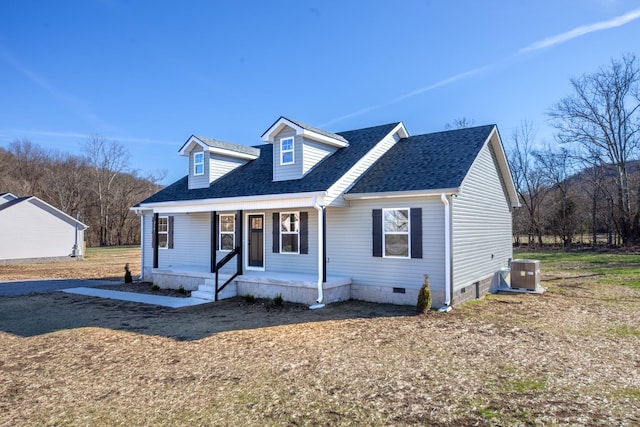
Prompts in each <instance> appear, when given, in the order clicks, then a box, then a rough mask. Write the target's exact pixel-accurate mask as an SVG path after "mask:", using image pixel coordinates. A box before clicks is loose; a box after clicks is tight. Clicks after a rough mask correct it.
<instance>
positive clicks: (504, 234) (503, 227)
mask: <svg viewBox="0 0 640 427" xmlns="http://www.w3.org/2000/svg"><path fill="white" fill-rule="evenodd" d="M451 213H452V234H453V236H452V252H453V260H452V266H453V269H452V270H453V284H454V290H456V289H459V288H462V287H465V286H468V285H470V284H473V283H474V282H476V281H478V280H480V279H482V278H485V277H488V276H491V275H493V274H495V273H496V272H497V271H499V270H500V269H501V268H503V267H507V266H508V262H509V259H510V258H512V257H513V250H512V243H511V238H512V235H511V211H510V208H509V203H508V201H507V195H506V192H505V191H504V185H503V182H502V179H501V178H500V175H499V174H498V169H497V165H496V161H495V155H494V154H493V150H492V149H491V146H490V145H486V146H485V147H484V148H483V149H482V150H481V152H480V153H479V155H478V157H477V158H476V160H475V162H474V164H473V166H472V167H471V169H470V171H469V173H468V174H467V177H466V178H465V179H464V181H463V183H462V187H461V191H460V194H459V195H458V197H454V198H452V199H451Z"/></svg>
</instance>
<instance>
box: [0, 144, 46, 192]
mask: <svg viewBox="0 0 640 427" xmlns="http://www.w3.org/2000/svg"><path fill="white" fill-rule="evenodd" d="M9 152H10V153H11V154H13V162H12V163H11V164H10V165H9V171H10V172H9V173H10V174H11V175H12V176H13V180H14V182H15V184H16V185H17V186H18V188H15V191H17V192H18V193H20V194H21V195H38V194H40V193H41V191H42V188H43V186H44V185H43V180H44V177H45V171H44V165H45V164H46V162H47V155H46V153H45V152H44V151H43V150H42V148H41V147H39V146H38V145H36V144H34V143H32V142H31V141H30V140H28V139H18V140H15V141H13V142H12V143H11V144H9Z"/></svg>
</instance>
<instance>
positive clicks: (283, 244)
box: [280, 212, 300, 254]
mask: <svg viewBox="0 0 640 427" xmlns="http://www.w3.org/2000/svg"><path fill="white" fill-rule="evenodd" d="M280 252H281V253H290V254H298V253H300V213H299V212H282V213H280Z"/></svg>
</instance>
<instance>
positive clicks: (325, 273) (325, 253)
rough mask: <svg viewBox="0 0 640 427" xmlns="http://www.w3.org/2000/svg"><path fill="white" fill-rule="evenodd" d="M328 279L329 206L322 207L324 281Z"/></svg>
mask: <svg viewBox="0 0 640 427" xmlns="http://www.w3.org/2000/svg"><path fill="white" fill-rule="evenodd" d="M326 281H327V207H326V206H323V207H322V282H323V283H326Z"/></svg>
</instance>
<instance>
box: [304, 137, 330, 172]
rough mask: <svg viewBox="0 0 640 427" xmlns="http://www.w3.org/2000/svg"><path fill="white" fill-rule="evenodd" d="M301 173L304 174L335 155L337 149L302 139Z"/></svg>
mask: <svg viewBox="0 0 640 427" xmlns="http://www.w3.org/2000/svg"><path fill="white" fill-rule="evenodd" d="M302 144H303V146H302V157H303V159H302V162H303V164H302V173H303V174H306V173H307V172H309V171H310V170H311V169H313V168H314V167H315V166H316V165H317V164H318V163H320V162H321V161H322V160H324V159H325V158H327V157H328V156H330V155H331V154H333V153H335V152H336V150H337V148H335V147H330V146H328V145H324V144H321V143H319V142H315V141H310V140H308V139H306V138H302Z"/></svg>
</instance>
